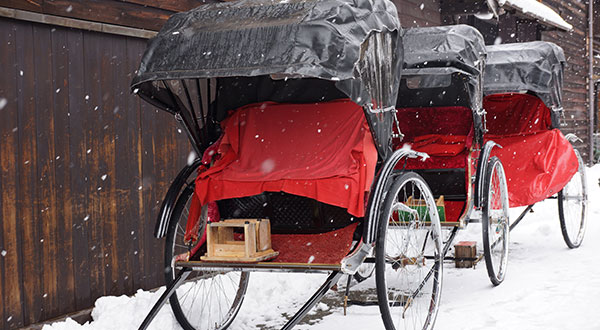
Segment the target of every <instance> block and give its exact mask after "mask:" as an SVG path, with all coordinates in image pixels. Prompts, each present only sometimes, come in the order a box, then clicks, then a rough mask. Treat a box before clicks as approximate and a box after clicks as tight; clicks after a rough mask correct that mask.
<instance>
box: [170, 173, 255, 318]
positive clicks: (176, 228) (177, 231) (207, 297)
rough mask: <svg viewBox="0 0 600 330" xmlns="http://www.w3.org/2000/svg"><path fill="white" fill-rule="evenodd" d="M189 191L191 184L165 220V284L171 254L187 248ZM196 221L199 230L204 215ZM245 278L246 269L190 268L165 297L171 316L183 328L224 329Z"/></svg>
mask: <svg viewBox="0 0 600 330" xmlns="http://www.w3.org/2000/svg"><path fill="white" fill-rule="evenodd" d="M193 193H194V188H193V184H192V185H189V186H187V187H186V188H185V189H184V190H183V192H182V193H181V195H180V196H179V198H178V199H177V203H176V204H175V209H174V212H173V216H172V218H171V221H170V223H169V229H168V232H167V241H166V244H165V281H166V284H167V285H169V284H171V283H172V282H173V280H174V279H175V276H176V271H177V270H176V269H175V267H174V260H175V257H176V256H178V255H181V254H183V253H186V252H187V251H188V250H189V249H188V246H186V245H185V243H184V242H183V239H184V234H185V226H186V222H187V217H188V214H189V208H190V203H191V200H192V198H191V197H192V195H193ZM200 221H201V226H200V233H202V232H203V231H204V227H205V225H206V218H204V219H201V220H200ZM202 251H203V247H201V248H200V253H202ZM248 279H249V274H248V273H247V272H214V271H213V272H210V271H208V272H207V271H204V272H201V271H192V273H191V274H190V275H189V276H188V279H187V280H186V282H185V283H184V284H182V285H181V286H180V287H179V288H178V289H177V291H176V292H175V293H174V294H173V295H172V296H171V298H170V300H169V301H170V305H171V309H172V310H173V313H174V314H175V318H176V319H177V321H178V322H179V324H180V325H181V327H182V328H183V329H185V330H200V329H227V327H229V325H231V322H232V321H233V319H234V318H235V316H236V315H237V313H238V311H239V310H240V307H241V305H242V301H243V300H244V295H245V294H246V289H247V287H248Z"/></svg>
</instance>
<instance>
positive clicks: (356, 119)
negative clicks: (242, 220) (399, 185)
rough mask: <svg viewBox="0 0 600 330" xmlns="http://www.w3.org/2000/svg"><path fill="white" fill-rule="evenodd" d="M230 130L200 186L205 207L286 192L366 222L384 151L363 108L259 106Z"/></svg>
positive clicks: (227, 125)
mask: <svg viewBox="0 0 600 330" xmlns="http://www.w3.org/2000/svg"><path fill="white" fill-rule="evenodd" d="M222 126H223V129H224V134H223V138H222V140H221V144H220V146H219V148H218V150H217V154H218V157H217V160H216V161H215V163H214V164H213V166H211V167H210V168H209V169H208V170H206V171H204V172H202V173H200V174H199V176H198V178H197V179H196V195H197V197H198V199H199V201H200V203H201V204H202V205H205V204H206V203H208V202H211V201H216V200H220V199H226V198H237V197H244V196H252V195H256V194H260V193H262V192H264V191H284V192H287V193H290V194H294V195H299V196H304V197H309V198H313V199H316V200H318V201H321V202H323V203H327V204H331V205H336V206H340V207H344V208H346V209H347V210H348V213H350V214H352V215H355V216H357V217H362V216H364V214H365V194H366V192H367V191H368V190H369V188H370V186H371V182H372V181H373V176H374V172H375V165H376V162H377V150H376V149H375V144H374V142H373V139H372V137H371V134H370V131H369V127H368V125H367V121H366V119H365V117H364V114H363V110H362V108H361V107H360V106H358V105H357V104H355V103H353V102H351V101H349V100H338V101H332V102H327V103H318V104H314V103H311V104H278V103H273V102H266V103H260V104H251V105H248V106H245V107H242V108H240V109H238V110H236V111H235V112H234V113H233V114H232V115H231V116H230V117H229V118H228V119H227V120H226V121H224V122H223V123H222Z"/></svg>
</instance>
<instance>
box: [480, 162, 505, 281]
mask: <svg viewBox="0 0 600 330" xmlns="http://www.w3.org/2000/svg"><path fill="white" fill-rule="evenodd" d="M490 178H491V183H490V185H489V188H490V189H489V190H488V196H487V205H486V206H487V210H488V214H487V219H488V220H487V230H486V231H487V242H485V241H484V244H486V246H489V251H488V252H489V254H490V256H489V257H490V258H489V259H490V261H491V263H492V269H493V272H494V276H495V278H496V280H497V281H498V282H502V281H503V280H504V275H505V273H506V266H507V264H508V242H509V235H510V223H509V218H508V206H509V204H508V203H509V202H508V188H507V184H506V178H505V175H504V169H503V168H502V164H501V163H500V162H499V161H497V162H495V163H494V167H493V168H492V173H491V176H490ZM494 284H496V283H494Z"/></svg>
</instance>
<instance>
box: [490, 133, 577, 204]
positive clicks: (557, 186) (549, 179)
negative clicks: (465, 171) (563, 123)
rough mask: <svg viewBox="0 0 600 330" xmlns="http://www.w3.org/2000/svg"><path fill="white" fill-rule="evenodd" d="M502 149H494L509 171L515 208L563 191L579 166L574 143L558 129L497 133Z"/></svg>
mask: <svg viewBox="0 0 600 330" xmlns="http://www.w3.org/2000/svg"><path fill="white" fill-rule="evenodd" d="M486 139H489V140H493V141H495V142H496V143H498V144H500V145H501V146H502V148H494V149H493V151H492V155H494V156H498V158H500V160H501V161H502V165H503V166H504V171H505V172H506V181H507V184H508V200H509V204H510V206H511V207H516V206H525V205H530V204H533V203H537V202H539V201H542V200H544V199H546V198H548V197H550V196H552V195H554V194H556V193H557V192H558V191H560V190H561V189H562V188H563V187H564V186H565V185H566V184H567V182H569V180H571V178H572V177H573V175H575V172H577V168H578V167H579V165H578V163H577V157H576V156H575V152H574V151H573V147H572V146H571V143H569V141H567V139H565V137H564V136H563V135H562V133H561V132H560V131H559V130H558V129H553V130H550V131H542V132H538V133H535V134H527V135H516V136H515V135H513V136H493V135H488V136H486Z"/></svg>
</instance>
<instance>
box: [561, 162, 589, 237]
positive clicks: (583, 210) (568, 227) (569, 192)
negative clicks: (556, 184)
mask: <svg viewBox="0 0 600 330" xmlns="http://www.w3.org/2000/svg"><path fill="white" fill-rule="evenodd" d="M577 156H578V157H577V159H578V163H579V164H578V165H579V167H578V170H577V172H576V173H575V175H574V176H573V178H571V180H570V181H569V182H568V183H567V185H565V187H564V188H563V189H562V191H561V194H560V199H559V202H560V203H561V204H562V205H561V207H562V219H561V220H562V225H563V233H564V234H566V235H567V237H566V238H567V239H568V240H569V241H570V243H571V245H572V246H573V247H578V246H579V245H581V242H582V241H583V236H584V234H585V224H586V219H587V194H586V179H585V167H584V165H583V161H582V160H581V157H580V156H579V154H578V153H577ZM573 238H574V239H573Z"/></svg>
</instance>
